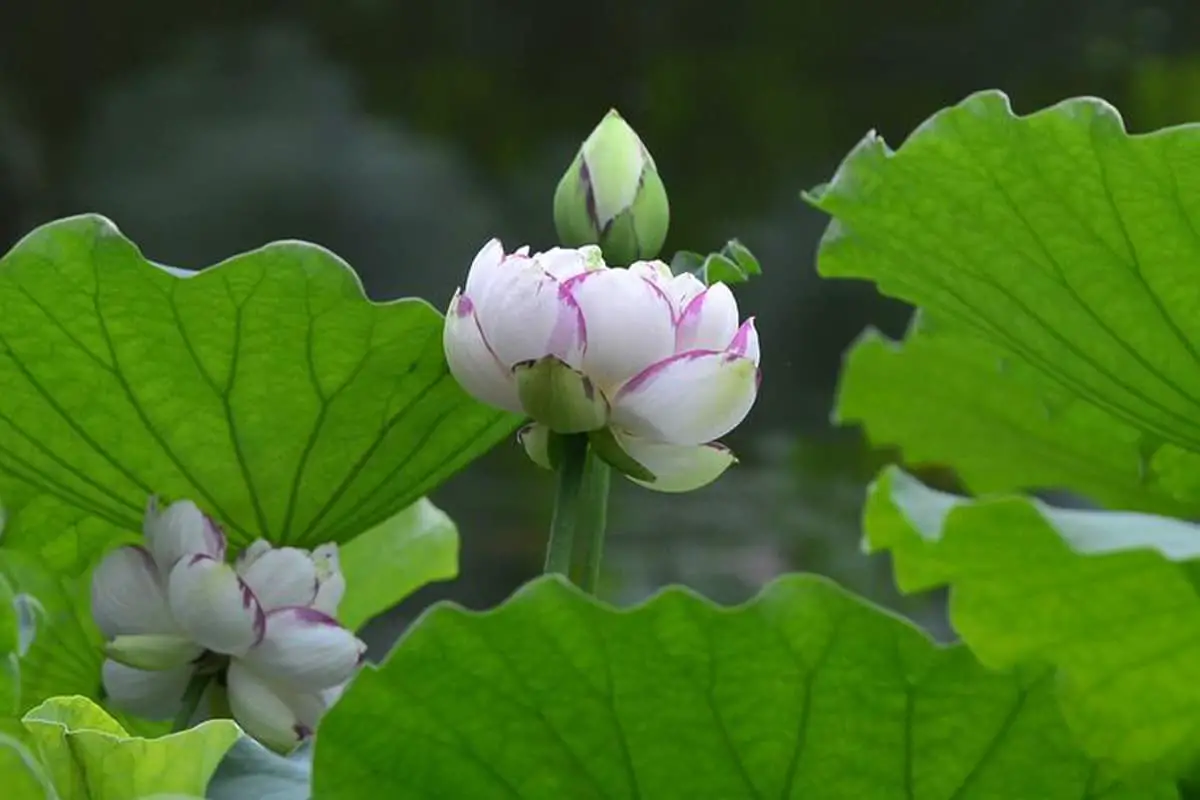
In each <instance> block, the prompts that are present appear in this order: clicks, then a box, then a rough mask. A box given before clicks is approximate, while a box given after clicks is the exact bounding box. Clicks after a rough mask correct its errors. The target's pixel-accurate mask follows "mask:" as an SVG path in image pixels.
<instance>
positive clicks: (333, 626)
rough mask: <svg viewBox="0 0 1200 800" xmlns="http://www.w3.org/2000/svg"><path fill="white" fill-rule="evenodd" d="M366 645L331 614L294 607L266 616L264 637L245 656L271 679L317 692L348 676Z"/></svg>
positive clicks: (260, 672)
mask: <svg viewBox="0 0 1200 800" xmlns="http://www.w3.org/2000/svg"><path fill="white" fill-rule="evenodd" d="M366 649H367V646H366V645H365V644H363V642H362V641H360V640H359V639H358V638H357V637H356V636H355V635H354V634H352V633H351V632H350V631H348V630H346V629H345V628H343V627H342V626H341V625H339V624H338V621H337V620H335V619H334V618H333V617H330V616H328V615H327V614H322V613H321V612H320V611H317V610H315V609H312V608H308V607H305V606H292V607H290V608H280V609H276V610H275V611H272V612H271V613H270V614H268V615H267V632H266V635H265V636H264V637H263V640H262V641H261V642H259V643H258V645H257V646H256V647H255V648H254V649H253V650H251V651H250V652H249V653H247V654H246V655H245V656H244V659H243V660H244V661H245V662H246V663H247V664H249V665H250V666H251V667H252V668H253V669H254V670H255V671H256V672H258V673H259V674H261V675H267V676H270V678H271V680H272V681H279V682H282V683H284V684H286V685H288V686H291V687H292V688H294V689H296V690H297V691H307V692H315V691H320V690H321V689H328V688H329V687H330V686H334V685H336V684H339V683H342V682H344V681H346V680H348V679H349V678H350V676H351V675H353V674H354V670H355V669H356V668H357V667H358V665H359V664H360V663H361V662H362V658H363V654H364V653H365V652H366Z"/></svg>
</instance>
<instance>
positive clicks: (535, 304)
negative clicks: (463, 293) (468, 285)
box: [471, 257, 588, 369]
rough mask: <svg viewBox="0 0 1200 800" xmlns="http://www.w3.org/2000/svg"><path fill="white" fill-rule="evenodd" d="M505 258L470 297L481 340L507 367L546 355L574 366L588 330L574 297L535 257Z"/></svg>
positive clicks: (580, 357)
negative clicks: (498, 272) (485, 286)
mask: <svg viewBox="0 0 1200 800" xmlns="http://www.w3.org/2000/svg"><path fill="white" fill-rule="evenodd" d="M508 261H509V262H514V263H513V266H512V267H511V268H509V267H507V266H506V268H505V271H504V274H503V275H502V276H501V277H500V279H498V280H496V281H495V282H494V283H493V284H492V286H491V288H490V289H489V291H488V292H487V294H486V295H484V296H482V297H476V296H474V295H472V296H471V299H472V301H473V302H474V304H475V315H476V317H477V319H478V320H479V329H480V331H481V333H482V335H483V339H484V340H485V341H486V342H487V344H488V346H489V347H490V348H491V351H492V352H493V353H494V354H495V356H496V358H497V359H498V360H499V362H500V363H501V364H502V365H503V366H504V367H506V368H508V369H511V368H512V366H513V365H514V364H518V363H520V362H522V361H533V360H536V359H539V358H542V357H543V356H547V355H552V356H556V357H558V358H560V359H562V360H563V361H564V362H566V363H567V364H570V365H571V366H572V367H575V368H576V369H578V368H579V365H580V364H581V363H582V357H583V351H584V349H585V347H586V346H587V337H588V333H587V328H586V325H585V323H584V319H583V315H582V314H581V313H580V310H579V306H578V304H577V303H576V302H575V299H574V298H573V297H571V295H570V294H569V293H567V292H565V291H563V284H562V283H560V282H559V281H558V280H556V279H555V278H554V277H553V276H552V275H550V274H549V273H547V272H546V271H545V270H543V269H542V268H541V267H540V266H538V264H537V262H536V261H535V260H533V259H528V258H526V259H521V258H514V257H510V258H509V259H508ZM506 263H507V262H506Z"/></svg>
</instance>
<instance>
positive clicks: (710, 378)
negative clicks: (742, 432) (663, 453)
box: [612, 350, 758, 445]
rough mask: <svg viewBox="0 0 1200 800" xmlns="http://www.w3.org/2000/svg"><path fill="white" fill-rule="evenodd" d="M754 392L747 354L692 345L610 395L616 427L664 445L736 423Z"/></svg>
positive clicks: (693, 440) (702, 440) (717, 433)
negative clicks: (691, 348)
mask: <svg viewBox="0 0 1200 800" xmlns="http://www.w3.org/2000/svg"><path fill="white" fill-rule="evenodd" d="M757 395H758V367H756V366H755V364H754V362H753V361H751V360H750V359H748V358H743V357H741V356H737V355H732V354H730V353H724V352H716V353H715V352H711V351H705V350H692V351H689V352H686V353H680V354H678V355H674V356H671V357H670V358H668V359H665V360H664V361H661V362H659V363H657V364H654V365H652V366H650V367H649V368H647V369H646V370H644V371H643V372H641V373H640V374H638V375H636V376H635V377H634V378H632V379H631V380H630V381H629V382H628V383H626V384H625V385H624V386H622V387H621V389H620V391H619V392H617V394H616V397H615V399H614V400H613V408H612V420H613V424H614V426H615V427H618V428H623V429H625V430H626V431H628V432H630V433H633V434H634V435H636V436H641V437H642V438H645V439H650V440H653V441H659V442H664V443H667V444H680V445H697V444H706V443H708V442H711V441H713V440H715V439H719V438H720V437H722V436H724V435H725V434H726V433H729V431H731V430H733V429H734V428H736V427H737V426H738V425H739V424H740V423H741V421H742V420H743V419H745V418H746V415H747V414H749V413H750V409H751V407H753V406H754V400H755V398H756V397H757Z"/></svg>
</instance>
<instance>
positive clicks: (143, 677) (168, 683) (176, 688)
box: [100, 659, 195, 720]
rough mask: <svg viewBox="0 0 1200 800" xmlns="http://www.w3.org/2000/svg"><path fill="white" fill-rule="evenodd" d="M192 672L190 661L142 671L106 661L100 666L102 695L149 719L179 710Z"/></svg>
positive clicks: (124, 709) (113, 702)
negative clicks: (162, 668) (180, 664)
mask: <svg viewBox="0 0 1200 800" xmlns="http://www.w3.org/2000/svg"><path fill="white" fill-rule="evenodd" d="M194 672H195V668H193V667H192V666H191V665H190V664H188V665H186V666H182V667H176V668H175V669H164V670H154V671H151V670H144V669H134V668H133V667H127V666H125V665H124V664H118V663H117V662H116V661H112V660H111V659H110V660H107V661H105V662H104V665H103V666H102V667H101V668H100V680H101V683H103V685H104V694H105V696H106V697H107V698H108V701H109V702H110V703H112V705H113V706H114V707H116V708H119V709H121V710H123V711H128V712H130V713H131V714H136V715H138V716H139V717H145V718H146V719H151V720H162V719H171V718H172V717H174V716H175V715H176V714H178V713H179V708H180V706H181V705H182V703H183V695H184V692H186V691H187V685H188V682H189V681H191V679H192V674H193V673H194Z"/></svg>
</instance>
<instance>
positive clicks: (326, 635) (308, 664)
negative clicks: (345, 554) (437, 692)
mask: <svg viewBox="0 0 1200 800" xmlns="http://www.w3.org/2000/svg"><path fill="white" fill-rule="evenodd" d="M143 534H144V537H145V543H144V545H142V546H127V547H119V548H117V549H115V550H113V551H112V552H110V553H109V554H108V555H106V556H105V557H104V560H103V561H101V562H100V564H99V565H98V566H97V567H96V570H95V572H94V573H93V576H92V614H93V616H94V617H95V620H96V625H97V626H98V627H99V628H100V630H101V632H103V634H104V636H105V638H106V639H107V640H108V642H107V646H106V652H107V655H108V659H107V660H106V661H105V662H104V666H103V681H104V689H105V692H106V693H107V695H108V698H109V700H110V701H111V702H112V703H113V704H114V705H116V706H118V707H120V708H123V709H125V710H127V711H130V712H132V713H134V714H138V715H140V716H144V717H147V718H150V719H170V718H172V717H174V716H175V715H177V714H178V713H179V712H180V710H181V708H182V701H183V697H184V693H185V691H186V689H187V687H188V686H189V684H190V683H191V681H192V679H193V678H194V677H196V676H197V675H200V676H211V678H212V681H211V682H210V683H209V686H208V689H207V690H206V695H207V697H206V698H205V702H204V703H202V704H201V709H199V712H200V713H199V717H200V718H203V717H204V716H208V712H216V710H218V709H221V708H222V707H223V705H224V702H225V699H226V697H223V696H222V695H223V694H224V695H226V696H227V701H228V708H229V711H230V712H232V715H233V717H234V719H236V720H237V722H238V723H239V724H240V725H241V726H242V728H243V729H245V730H246V732H247V733H249V734H250V735H252V736H254V737H255V738H257V739H259V740H260V741H261V742H263V744H265V745H267V746H268V747H271V748H273V749H275V750H278V751H281V752H286V751H288V750H290V749H292V748H293V747H295V746H296V745H298V744H300V743H301V742H303V741H304V740H305V739H307V738H308V737H309V736H311V735H312V732H313V730H314V729H315V727H316V724H317V720H318V719H319V718H320V716H321V715H322V714H323V713H324V712H325V710H326V709H327V708H328V707H329V705H330V704H331V703H332V702H333V700H334V699H336V697H337V695H338V694H339V693H340V689H341V687H342V685H343V684H344V683H345V682H346V681H348V680H349V679H350V677H351V676H352V675H353V674H354V671H355V669H356V668H357V667H358V665H359V664H360V663H361V661H362V657H363V654H364V652H365V650H366V646H365V645H364V644H363V643H362V642H361V641H359V640H358V639H357V638H356V637H355V636H354V634H352V633H350V632H349V631H347V630H346V629H345V628H343V627H342V626H341V625H340V624H339V623H338V621H337V620H336V619H335V617H334V614H336V613H337V606H338V603H339V602H341V598H342V594H343V592H344V591H345V580H344V579H343V577H342V574H341V569H340V568H339V566H338V556H337V546H336V545H332V544H329V545H323V546H321V547H318V548H316V549H315V550H313V551H312V552H308V551H306V550H300V549H297V548H294V547H279V548H273V547H271V545H269V544H268V543H267V542H264V541H261V540H260V541H257V542H255V543H254V544H252V545H251V546H250V547H248V548H246V550H245V551H243V552H242V553H241V555H240V556H239V557H238V559H237V562H236V563H235V564H233V565H230V564H227V563H226V562H225V549H226V545H225V536H224V534H223V533H222V532H221V530H220V528H218V527H217V526H216V524H215V523H214V522H213V521H212V520H211V519H209V518H208V517H206V516H205V515H204V514H203V513H202V512H201V511H200V509H198V508H197V507H196V505H195V504H194V503H192V502H190V501H187V500H184V501H180V502H177V503H173V504H171V505H170V506H169V507H168V508H166V509H165V510H162V511H160V510H159V508H158V505H157V503H156V501H155V500H154V499H153V498H151V500H150V504H149V506H148V508H147V510H146V518H145V524H144V527H143ZM206 705H207V707H208V708H207V709H206V708H205V706H206Z"/></svg>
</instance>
